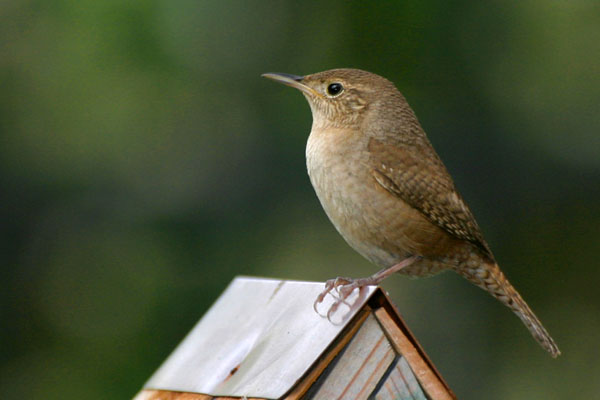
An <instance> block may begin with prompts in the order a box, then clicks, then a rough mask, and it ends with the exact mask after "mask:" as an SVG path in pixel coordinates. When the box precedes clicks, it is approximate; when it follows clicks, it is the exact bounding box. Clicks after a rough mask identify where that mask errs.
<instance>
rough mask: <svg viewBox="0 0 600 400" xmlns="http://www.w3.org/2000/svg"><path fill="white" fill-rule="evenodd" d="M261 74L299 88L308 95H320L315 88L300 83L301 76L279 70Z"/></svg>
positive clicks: (302, 78)
mask: <svg viewBox="0 0 600 400" xmlns="http://www.w3.org/2000/svg"><path fill="white" fill-rule="evenodd" d="M261 76H262V77H263V78H267V79H272V80H274V81H275V82H279V83H283V84H284V85H287V86H291V87H293V88H296V89H298V90H301V91H303V92H304V93H306V94H308V95H310V96H316V97H321V95H320V94H319V93H318V92H317V91H316V90H314V89H313V88H311V87H310V86H307V85H305V84H304V83H302V81H303V80H304V77H303V76H298V75H292V74H283V73H279V72H269V73H266V74H262V75H261Z"/></svg>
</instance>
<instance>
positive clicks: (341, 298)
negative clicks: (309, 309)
mask: <svg viewBox="0 0 600 400" xmlns="http://www.w3.org/2000/svg"><path fill="white" fill-rule="evenodd" d="M356 288H358V289H361V288H362V285H360V283H359V282H357V281H355V280H354V279H352V278H344V277H337V278H335V279H329V280H328V281H327V282H325V289H323V291H322V292H321V293H320V294H319V295H318V296H317V299H316V300H315V302H314V304H313V309H314V310H315V312H316V313H317V314H319V316H321V317H323V318H327V320H329V322H331V323H332V324H333V323H334V322H333V320H332V317H333V315H334V314H335V312H336V311H337V310H338V309H339V307H340V305H342V304H344V305H346V306H348V308H349V309H352V304H350V303H348V301H346V300H347V299H348V298H349V297H350V295H351V294H352V292H353V291H354V289H356ZM333 291H335V294H334V293H333ZM328 294H329V295H330V296H331V297H333V298H334V299H335V301H334V303H333V304H332V305H331V306H330V307H329V310H328V311H327V313H326V314H321V312H320V311H319V308H318V306H319V304H321V303H322V302H323V300H324V299H325V297H326V296H327V295H328Z"/></svg>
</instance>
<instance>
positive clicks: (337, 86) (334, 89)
mask: <svg viewBox="0 0 600 400" xmlns="http://www.w3.org/2000/svg"><path fill="white" fill-rule="evenodd" d="M343 90H344V87H343V86H342V84H341V83H337V82H336V83H331V84H330V85H329V86H327V94H328V95H330V96H337V95H338V94H340V93H342V91H343Z"/></svg>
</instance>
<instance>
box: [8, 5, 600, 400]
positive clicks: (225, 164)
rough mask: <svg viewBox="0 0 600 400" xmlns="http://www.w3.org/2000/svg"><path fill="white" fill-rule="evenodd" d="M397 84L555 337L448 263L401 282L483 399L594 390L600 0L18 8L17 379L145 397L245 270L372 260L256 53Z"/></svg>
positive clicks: (404, 295)
mask: <svg viewBox="0 0 600 400" xmlns="http://www.w3.org/2000/svg"><path fill="white" fill-rule="evenodd" d="M335 67H357V68H362V69H366V70H370V71H373V72H376V73H378V74H380V75H383V76H386V77H387V78H389V79H390V80H392V81H394V82H395V83H396V85H397V86H398V87H399V88H400V90H401V91H402V92H403V93H404V94H405V96H406V97H407V98H408V100H409V102H410V103H411V105H412V106H413V108H414V109H415V111H416V113H417V115H418V116H419V118H420V120H421V122H422V124H423V126H424V128H425V130H426V131H427V132H428V134H429V137H430V139H431V141H432V142H433V144H434V145H435V147H436V149H437V150H438V152H439V153H440V155H441V157H442V158H443V159H444V160H445V162H446V164H447V166H448V168H449V169H450V171H451V173H452V174H453V176H454V178H455V181H456V183H457V185H458V187H459V188H460V190H461V192H462V194H463V196H464V197H465V198H466V199H467V201H468V203H469V204H470V206H471V208H472V209H473V211H474V213H475V215H476V216H477V218H478V221H479V224H480V225H481V226H482V229H483V231H484V233H485V235H486V237H487V240H488V242H489V243H490V245H491V247H492V249H493V250H494V252H495V254H496V256H497V258H498V260H499V262H500V264H501V266H502V267H503V269H504V271H505V272H506V274H507V275H508V277H509V278H510V279H511V281H512V282H513V283H514V284H515V286H516V287H517V288H518V289H519V290H520V292H521V293H522V294H523V296H524V297H525V299H526V300H527V301H528V302H529V304H530V305H531V306H532V308H533V309H534V310H535V311H536V313H537V314H538V316H539V317H540V318H541V320H542V321H543V322H544V324H545V325H546V327H547V328H548V330H549V331H550V332H551V333H552V334H553V336H554V337H555V339H556V341H557V342H558V344H559V346H560V348H561V350H562V351H563V355H562V356H561V357H560V358H559V359H558V360H552V359H551V358H550V357H549V356H548V355H547V354H546V353H545V352H544V351H543V350H541V349H540V348H539V346H538V345H537V344H536V343H535V342H534V341H533V340H532V339H531V337H530V335H529V333H528V332H527V331H526V329H525V328H524V327H523V326H522V325H521V323H520V321H519V320H518V319H517V318H516V317H515V316H514V315H513V314H512V313H510V312H509V311H508V310H507V309H505V308H504V307H503V306H502V305H501V304H499V303H497V302H496V301H495V300H493V299H492V298H491V297H490V296H488V295H486V294H484V292H482V291H481V290H479V289H477V288H475V287H473V286H471V285H470V284H468V283H467V282H466V281H463V280H462V279H461V278H459V277H458V276H455V275H453V274H451V273H447V274H442V275H439V276H436V277H434V278H429V279H421V280H411V279H407V278H404V277H401V276H398V277H393V278H391V279H389V280H388V281H386V282H385V283H384V287H385V288H386V289H387V290H389V291H390V292H391V295H392V297H393V299H394V301H395V302H396V304H397V305H398V307H399V309H400V310H401V312H402V314H403V315H404V317H405V319H406V321H407V323H408V325H409V326H410V327H411V329H412V330H413V331H414V332H415V334H416V336H417V337H418V338H419V340H420V341H421V343H422V345H423V346H424V348H425V349H426V351H427V352H428V354H429V355H430V357H431V358H432V360H433V361H434V363H435V364H436V365H437V367H438V368H439V370H440V371H441V373H442V375H443V376H444V377H445V378H446V380H447V381H448V383H449V384H450V386H451V387H452V388H453V390H454V391H455V392H456V394H457V395H458V396H459V398H465V399H482V398H485V399H555V398H556V399H557V398H564V399H567V398H595V397H597V396H598V392H599V391H600V383H599V382H598V380H597V379H596V378H594V377H597V376H599V375H600V364H599V363H598V359H600V344H599V340H600V290H599V283H600V268H599V262H598V253H599V251H598V250H599V248H600V228H599V227H598V226H599V223H600V139H599V137H600V135H599V133H600V132H599V128H600V3H599V2H597V1H592V0H590V1H584V0H573V1H569V2H563V1H548V0H524V1H520V2H501V1H484V2H479V1H453V2H449V1H441V0H426V1H402V2H377V3H375V2H361V1H350V2H349V1H331V2H310V3H309V2H305V3H300V2H295V1H281V2H245V3H242V2H234V1H223V0H221V1H182V0H171V1H164V0H163V1H159V0H154V1H141V0H138V1H113V0H111V1H108V0H107V1H98V0H93V1H92V0H78V1H69V0H43V1H42V0H23V1H3V2H1V3H0V199H1V200H0V201H1V203H0V205H1V206H0V218H1V220H0V221H1V224H0V234H1V240H0V254H1V277H2V290H1V291H0V324H1V329H0V349H1V354H0V397H1V398H2V399H22V398H44V399H81V398H85V399H90V400H94V399H107V398H110V399H116V398H124V399H126V398H131V397H132V396H133V395H134V394H135V393H136V392H137V391H138V389H139V388H140V387H141V386H142V384H143V383H144V381H145V380H146V379H147V378H148V377H149V376H150V374H151V373H152V372H153V371H154V370H155V369H156V368H157V367H158V365H159V364H160V363H161V362H162V361H163V360H164V359H165V357H166V356H167V355H168V354H169V353H170V351H171V350H172V349H173V348H174V347H175V346H176V345H177V343H178V342H179V341H180V340H181V339H182V337H183V336H184V335H185V334H186V333H187V332H188V331H189V330H190V328H191V327H192V325H193V324H194V323H195V322H196V321H197V320H198V319H199V318H200V317H201V315H202V314H203V313H204V312H205V311H206V310H207V309H208V307H210V305H211V303H212V302H213V301H214V300H215V298H216V297H217V296H218V295H219V293H220V292H221V291H222V290H223V289H224V288H225V287H226V285H227V284H228V283H229V282H230V281H231V279H232V278H233V277H234V276H236V275H240V274H246V275H258V276H269V277H277V278H289V279H299V280H319V281H322V280H325V279H328V278H331V277H334V276H336V275H338V274H343V275H350V276H365V275H367V274H370V273H372V272H374V270H375V267H373V266H371V265H369V264H368V262H367V261H365V260H363V259H362V258H361V257H360V256H358V255H357V254H355V253H354V252H353V251H352V250H351V249H350V248H349V247H348V246H347V245H346V244H345V243H344V242H343V240H342V239H341V237H340V236H339V235H338V234H337V233H336V232H335V230H334V228H333V227H332V225H331V224H330V223H329V221H328V220H327V219H326V216H325V214H324V213H323V211H322V210H321V207H320V205H319V203H318V201H317V199H316V197H315V195H314V193H313V190H312V188H311V186H310V183H309V181H308V178H307V176H306V172H305V160H304V146H305V142H306V139H307V135H308V132H309V131H310V126H311V116H310V111H309V108H308V106H307V104H306V101H305V100H304V98H303V97H302V96H301V95H300V94H299V93H297V92H296V91H294V90H292V89H289V88H286V87H284V86H280V85H276V84H274V83H272V82H269V81H267V80H265V79H262V78H260V74H261V73H263V72H289V73H295V74H308V73H312V72H317V71H321V70H325V69H329V68H335Z"/></svg>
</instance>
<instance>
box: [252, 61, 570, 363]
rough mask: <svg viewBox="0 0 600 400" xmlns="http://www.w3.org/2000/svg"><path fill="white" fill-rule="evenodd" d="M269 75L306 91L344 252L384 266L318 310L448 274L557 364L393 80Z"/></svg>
mask: <svg viewBox="0 0 600 400" xmlns="http://www.w3.org/2000/svg"><path fill="white" fill-rule="evenodd" d="M264 76H265V77H267V78H270V79H274V80H276V81H279V82H281V83H284V84H287V85H289V86H292V87H295V88H297V89H299V90H301V91H302V92H303V94H304V96H305V97H306V99H307V100H308V102H309V105H310V107H311V110H312V114H313V125H312V130H311V134H310V136H309V139H308V143H307V148H306V159H307V168H308V173H309V176H310V180H311V183H312V184H313V187H314V188H315V192H316V193H317V196H318V198H319V200H320V202H321V205H322V206H323V209H324V210H325V212H326V214H327V215H328V217H329V219H330V220H331V222H332V223H333V224H334V226H335V227H336V229H337V230H338V231H339V232H340V234H341V235H342V236H343V237H344V239H345V240H346V241H347V242H348V244H350V246H352V247H353V248H354V249H355V250H356V251H358V252H359V253H360V254H362V255H363V256H364V257H366V258H367V259H369V260H370V261H371V262H373V263H374V264H376V265H379V266H380V267H383V269H382V270H381V271H379V272H377V273H376V274H374V275H372V276H370V277H368V278H361V279H351V278H337V279H335V280H331V281H328V283H327V286H326V288H325V290H324V291H323V293H322V294H321V295H320V296H319V298H318V299H317V302H316V303H319V302H320V301H322V300H323V298H324V296H326V295H327V294H328V293H329V292H330V291H331V290H332V289H333V288H337V287H339V290H340V294H341V301H343V300H344V299H345V298H346V297H347V296H348V295H349V294H350V293H351V292H352V290H354V289H355V288H357V287H361V286H364V285H370V284H378V283H379V282H381V281H382V280H383V279H385V278H386V277H387V276H389V275H390V274H392V273H394V272H400V273H402V274H406V275H411V276H427V275H432V274H435V273H438V272H440V271H443V270H448V269H450V270H454V271H456V272H457V273H459V274H460V275H462V276H464V277H465V278H467V279H468V280H469V281H471V282H472V283H474V284H476V285H477V286H479V287H481V288H482V289H484V290H486V291H488V292H489V293H490V294H492V295H493V296H494V297H495V298H497V299H498V300H500V301H501V302H502V303H504V304H506V305H507V306H508V307H510V308H511V310H513V311H514V312H515V313H516V314H517V316H519V318H520V319H521V320H522V321H523V322H524V324H525V325H526V326H527V328H528V329H529V330H530V331H531V333H532V335H533V336H534V338H535V339H536V340H537V341H538V342H539V343H540V344H541V345H542V346H543V347H544V348H545V349H546V350H548V351H549V352H550V354H551V355H552V356H553V357H556V356H558V355H559V354H560V351H559V350H558V347H557V346H556V344H555V343H554V341H553V340H552V338H551V337H550V335H549V334H548V333H547V332H546V330H545V329H544V327H543V326H542V324H541V323H540V321H539V320H538V319H537V317H536V316H535V315H534V314H533V312H532V311H531V309H530V308H529V307H528V306H527V304H526V303H525V301H524V300H523V299H522V298H521V296H520V295H519V294H518V293H517V291H516V290H515V289H514V288H513V287H512V285H511V284H510V283H509V282H508V280H507V279H506V277H505V276H504V274H503V273H502V272H501V271H500V269H499V267H498V264H497V263H496V261H495V259H494V256H493V254H492V252H491V250H490V248H489V246H488V244H487V243H486V241H485V239H484V238H483V235H482V233H481V230H480V229H479V226H478V225H477V222H476V221H475V218H474V217H473V214H472V213H471V211H470V210H469V208H468V207H467V205H466V204H465V202H464V200H463V199H462V197H461V196H460V194H459V193H458V191H457V190H456V188H455V186H454V182H453V181H452V178H451V177H450V174H449V173H448V171H447V170H446V167H445V166H444V164H443V163H442V161H441V160H440V158H439V157H438V155H437V154H436V152H435V150H434V149H433V146H432V145H431V143H430V142H429V140H428V139H427V136H426V135H425V132H424V131H423V129H422V128H421V125H420V124H419V122H418V120H417V118H416V116H415V115H414V113H413V111H412V109H411V108H410V106H409V105H408V103H407V102H406V100H405V99H404V97H403V96H402V94H401V93H400V92H399V91H398V90H397V89H396V87H395V86H394V85H393V84H392V83H391V82H390V81H388V80H387V79H385V78H382V77H380V76H378V75H375V74H372V73H369V72H366V71H360V70H355V69H335V70H330V71H325V72H321V73H317V74H313V75H308V76H304V77H299V76H293V75H286V74H265V75H264ZM338 303H339V302H338ZM337 305H338V304H337V303H336V305H334V307H333V308H332V309H331V310H330V312H331V311H332V310H334V309H335V308H336V307H337Z"/></svg>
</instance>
